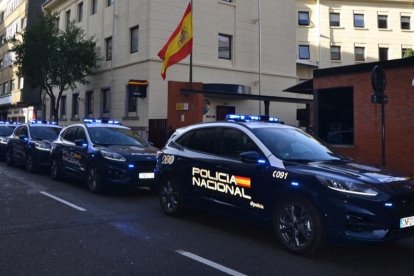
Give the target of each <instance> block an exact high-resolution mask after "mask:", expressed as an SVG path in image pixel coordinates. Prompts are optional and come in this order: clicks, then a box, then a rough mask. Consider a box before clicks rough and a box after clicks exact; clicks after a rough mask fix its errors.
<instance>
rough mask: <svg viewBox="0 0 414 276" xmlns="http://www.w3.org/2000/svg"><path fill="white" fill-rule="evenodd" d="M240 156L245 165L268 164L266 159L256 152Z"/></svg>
mask: <svg viewBox="0 0 414 276" xmlns="http://www.w3.org/2000/svg"><path fill="white" fill-rule="evenodd" d="M239 156H240V160H241V161H242V162H243V163H247V164H257V165H260V164H264V163H266V159H265V158H264V157H263V156H262V155H261V154H259V153H258V152H256V151H246V152H242V153H240V155H239Z"/></svg>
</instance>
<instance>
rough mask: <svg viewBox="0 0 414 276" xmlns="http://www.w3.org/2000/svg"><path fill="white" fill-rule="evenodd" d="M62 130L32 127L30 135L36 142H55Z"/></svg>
mask: <svg viewBox="0 0 414 276" xmlns="http://www.w3.org/2000/svg"><path fill="white" fill-rule="evenodd" d="M60 130H61V128H60V127H43V126H32V127H31V128H30V135H31V137H32V139H35V140H48V141H53V140H55V139H56V138H57V137H58V135H59V132H60Z"/></svg>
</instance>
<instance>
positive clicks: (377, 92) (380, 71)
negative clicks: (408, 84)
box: [371, 65, 388, 166]
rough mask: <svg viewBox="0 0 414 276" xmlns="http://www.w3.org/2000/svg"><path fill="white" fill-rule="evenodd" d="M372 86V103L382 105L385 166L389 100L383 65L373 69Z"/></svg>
mask: <svg viewBox="0 0 414 276" xmlns="http://www.w3.org/2000/svg"><path fill="white" fill-rule="evenodd" d="M371 84H372V88H373V89H374V93H373V94H372V95H371V102H372V103H374V104H381V136H382V144H381V148H382V165H383V166H385V104H386V103H387V100H388V98H387V96H386V95H385V87H386V85H387V78H386V76H385V71H384V68H383V67H382V66H381V65H375V66H374V68H372V71H371Z"/></svg>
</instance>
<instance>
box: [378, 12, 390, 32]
mask: <svg viewBox="0 0 414 276" xmlns="http://www.w3.org/2000/svg"><path fill="white" fill-rule="evenodd" d="M387 28H388V16H387V15H378V29H387Z"/></svg>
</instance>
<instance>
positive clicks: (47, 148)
mask: <svg viewBox="0 0 414 276" xmlns="http://www.w3.org/2000/svg"><path fill="white" fill-rule="evenodd" d="M34 146H35V148H36V149H38V150H45V151H50V146H49V145H47V144H43V143H38V142H35V143H34Z"/></svg>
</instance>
